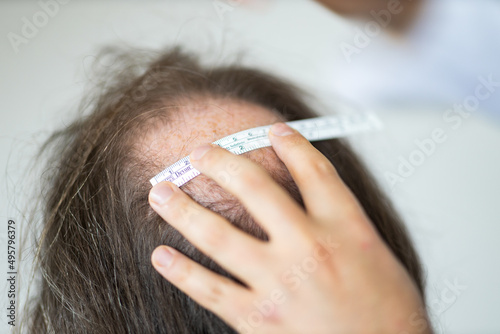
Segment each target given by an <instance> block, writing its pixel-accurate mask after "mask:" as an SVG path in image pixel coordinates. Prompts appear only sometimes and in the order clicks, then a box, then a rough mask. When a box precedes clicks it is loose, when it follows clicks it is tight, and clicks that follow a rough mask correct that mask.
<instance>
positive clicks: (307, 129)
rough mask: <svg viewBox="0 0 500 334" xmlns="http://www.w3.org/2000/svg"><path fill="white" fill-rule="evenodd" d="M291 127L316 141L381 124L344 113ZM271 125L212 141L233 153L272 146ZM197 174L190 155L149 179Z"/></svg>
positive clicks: (187, 177)
mask: <svg viewBox="0 0 500 334" xmlns="http://www.w3.org/2000/svg"><path fill="white" fill-rule="evenodd" d="M286 124H288V125H289V126H290V127H292V128H294V129H295V130H297V131H298V132H300V133H301V134H302V135H303V136H304V137H305V138H306V139H307V140H309V141H318V140H325V139H333V138H338V137H343V136H346V135H349V134H352V133H356V132H362V131H370V130H378V129H380V128H381V127H382V123H381V122H380V121H379V119H378V118H377V117H376V116H375V115H374V114H372V113H367V112H364V113H360V112H357V113H354V114H346V115H335V116H323V117H316V118H309V119H303V120H300V121H292V122H286ZM270 127H271V125H266V126H259V127H256V128H252V129H248V130H244V131H240V132H237V133H235V134H232V135H229V136H227V137H224V138H222V139H219V140H217V141H214V142H213V143H212V144H216V145H219V146H220V147H222V148H225V149H226V150H228V151H229V152H232V153H234V154H236V155H239V154H243V153H246V152H249V151H253V150H256V149H258V148H262V147H268V146H271V142H270V141H269V138H268V133H269V128H270ZM198 175H200V172H199V171H198V170H196V169H195V168H194V167H193V165H191V162H190V161H189V156H186V157H184V158H182V159H181V160H179V161H177V162H176V163H175V164H173V165H170V166H169V167H167V168H165V169H164V170H163V171H161V172H160V173H158V174H157V175H156V176H155V177H153V178H152V179H151V180H149V182H151V184H152V185H153V186H154V185H155V184H157V183H160V182H162V181H170V182H172V183H174V184H176V185H177V186H178V187H180V186H182V185H183V184H185V183H186V182H188V181H189V180H191V179H193V178H194V177H196V176H198Z"/></svg>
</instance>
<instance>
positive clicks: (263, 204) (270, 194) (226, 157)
mask: <svg viewBox="0 0 500 334" xmlns="http://www.w3.org/2000/svg"><path fill="white" fill-rule="evenodd" d="M189 158H190V161H191V163H192V164H193V166H194V167H195V168H196V169H198V170H199V171H200V172H201V173H203V174H205V175H207V176H208V177H210V178H212V179H213V180H215V181H216V182H217V183H218V184H219V185H220V186H221V187H223V188H224V189H226V190H227V191H229V192H230V193H232V194H233V195H234V196H236V197H237V198H238V199H239V200H240V201H241V202H242V204H243V205H244V206H245V207H246V208H247V210H248V211H249V212H250V214H251V215H252V216H253V217H254V219H255V220H256V221H257V222H258V223H259V224H260V225H261V226H262V227H263V228H264V229H265V230H266V231H267V232H268V234H269V237H270V238H271V239H272V238H273V237H278V236H281V235H287V237H291V236H292V233H294V232H295V233H296V232H297V227H299V226H301V224H302V223H304V222H305V219H306V215H305V213H304V211H303V210H302V208H300V207H299V205H298V204H297V203H296V202H295V201H294V200H293V199H292V198H291V197H290V195H289V194H288V193H287V192H286V191H285V190H284V189H283V188H281V187H280V186H279V185H278V184H277V183H276V182H275V181H274V180H273V179H272V178H271V176H270V175H269V174H268V173H267V172H266V171H265V170H264V169H263V168H262V167H260V166H259V165H257V164H256V163H254V162H252V161H250V160H249V159H246V158H245V157H241V156H237V155H234V154H232V153H230V152H228V151H227V150H225V149H222V148H220V147H217V146H211V145H203V146H200V147H198V148H197V149H195V150H194V151H193V152H192V153H191V155H190V156H189Z"/></svg>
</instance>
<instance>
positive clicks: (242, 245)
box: [149, 182, 266, 281]
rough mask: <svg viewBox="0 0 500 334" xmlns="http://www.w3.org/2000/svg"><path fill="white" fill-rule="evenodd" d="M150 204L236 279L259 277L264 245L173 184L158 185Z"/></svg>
mask: <svg viewBox="0 0 500 334" xmlns="http://www.w3.org/2000/svg"><path fill="white" fill-rule="evenodd" d="M149 202H150V204H151V207H152V208H153V209H154V210H155V211H156V212H157V213H158V214H159V215H160V216H161V217H162V218H163V219H164V220H165V221H167V222H168V223H169V224H171V225H172V226H173V227H175V228H176V229H177V230H178V231H179V232H180V233H181V234H182V235H184V237H186V239H188V240H189V241H190V242H191V243H192V244H193V245H194V246H196V247H197V248H198V249H199V250H200V251H202V252H203V253H205V254H206V255H208V256H210V257H212V258H213V259H214V260H215V261H216V262H217V263H218V264H219V265H221V266H222V267H224V268H226V269H227V271H229V272H231V273H232V274H233V275H234V276H236V277H238V278H240V279H241V280H242V281H247V280H254V279H258V278H259V277H258V276H257V273H256V272H255V266H256V265H258V264H262V262H263V261H262V260H261V259H262V258H264V259H265V258H266V256H265V255H264V254H263V252H265V250H266V248H265V247H264V246H265V245H266V243H265V242H263V241H260V240H258V239H256V238H253V237H252V236H250V235H248V234H246V233H244V232H242V231H241V230H239V229H238V228H236V227H234V226H233V225H232V224H231V223H229V222H228V221H227V220H225V219H224V218H222V217H221V216H219V215H217V214H216V213H214V212H212V211H210V210H208V209H206V208H204V207H202V206H201V205H199V204H198V203H196V202H195V201H193V200H192V199H191V198H190V197H189V196H188V195H187V194H185V193H184V192H183V191H182V190H180V189H179V188H178V187H177V186H176V185H174V184H173V183H170V182H160V183H158V184H157V185H155V186H154V187H153V189H152V190H151V192H150V193H149ZM242 259H244V263H243V262H242ZM252 268H253V269H252ZM260 276H261V275H260Z"/></svg>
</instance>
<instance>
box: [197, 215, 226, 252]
mask: <svg viewBox="0 0 500 334" xmlns="http://www.w3.org/2000/svg"><path fill="white" fill-rule="evenodd" d="M194 230H195V231H193V232H194V233H197V236H198V239H199V240H200V242H202V243H203V245H204V248H205V249H206V250H207V251H211V252H212V251H213V250H216V249H218V248H220V247H221V245H225V244H226V241H227V240H226V239H227V238H226V230H225V229H224V228H222V227H220V226H215V224H210V223H209V222H205V223H204V224H203V225H201V226H196V227H195V228H194Z"/></svg>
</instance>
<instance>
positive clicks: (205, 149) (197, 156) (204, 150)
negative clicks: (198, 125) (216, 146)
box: [189, 144, 213, 160]
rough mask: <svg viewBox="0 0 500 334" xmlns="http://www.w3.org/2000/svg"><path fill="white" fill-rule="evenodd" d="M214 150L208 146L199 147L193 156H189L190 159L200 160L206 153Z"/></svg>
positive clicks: (192, 153)
mask: <svg viewBox="0 0 500 334" xmlns="http://www.w3.org/2000/svg"><path fill="white" fill-rule="evenodd" d="M212 148H213V146H212V145H208V144H205V145H201V146H198V147H197V148H195V149H194V150H193V152H191V154H190V155H189V159H191V160H200V159H201V158H202V157H203V156H204V155H205V153H207V152H208V151H210V150H211V149H212Z"/></svg>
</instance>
